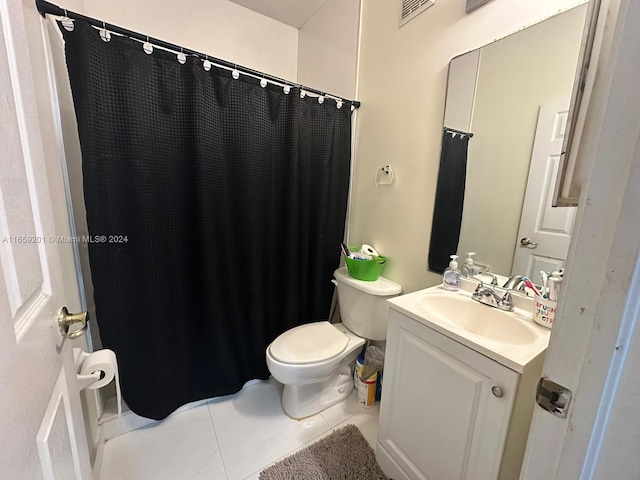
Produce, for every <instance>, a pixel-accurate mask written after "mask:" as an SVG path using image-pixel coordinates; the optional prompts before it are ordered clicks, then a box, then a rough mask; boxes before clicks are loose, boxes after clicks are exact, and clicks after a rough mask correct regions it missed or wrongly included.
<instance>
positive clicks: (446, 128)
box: [443, 127, 473, 138]
mask: <svg viewBox="0 0 640 480" xmlns="http://www.w3.org/2000/svg"><path fill="white" fill-rule="evenodd" d="M443 130H444V131H445V132H449V133H459V134H460V135H466V136H468V137H469V138H471V137H473V133H471V132H463V131H462V130H456V129H455V128H449V127H444V129H443Z"/></svg>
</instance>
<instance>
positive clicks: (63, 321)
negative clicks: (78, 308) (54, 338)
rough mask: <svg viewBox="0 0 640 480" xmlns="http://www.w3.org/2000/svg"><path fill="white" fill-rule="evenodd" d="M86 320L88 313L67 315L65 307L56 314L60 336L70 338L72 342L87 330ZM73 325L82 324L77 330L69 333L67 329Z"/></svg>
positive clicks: (67, 311)
mask: <svg viewBox="0 0 640 480" xmlns="http://www.w3.org/2000/svg"><path fill="white" fill-rule="evenodd" d="M88 320H89V313H88V312H80V313H69V310H67V307H62V308H61V309H60V313H59V314H58V327H59V328H60V335H62V336H63V337H67V338H70V339H71V340H73V339H74V338H78V337H79V336H80V335H82V334H83V333H84V331H85V330H86V329H87V321H88ZM74 323H80V324H82V326H81V327H80V328H79V329H77V330H74V331H73V332H71V333H69V327H70V326H71V325H73V324H74Z"/></svg>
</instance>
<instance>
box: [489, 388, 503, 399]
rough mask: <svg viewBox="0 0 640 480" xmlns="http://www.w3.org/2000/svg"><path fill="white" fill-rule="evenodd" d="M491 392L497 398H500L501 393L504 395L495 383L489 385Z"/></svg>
mask: <svg viewBox="0 0 640 480" xmlns="http://www.w3.org/2000/svg"><path fill="white" fill-rule="evenodd" d="M491 393H493V395H494V396H496V397H498V398H502V395H504V393H503V392H502V389H501V388H500V387H498V386H497V385H495V386H493V387H491Z"/></svg>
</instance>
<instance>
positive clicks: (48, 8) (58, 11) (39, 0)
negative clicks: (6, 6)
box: [36, 0, 360, 108]
mask: <svg viewBox="0 0 640 480" xmlns="http://www.w3.org/2000/svg"><path fill="white" fill-rule="evenodd" d="M36 8H37V9H38V12H40V14H41V15H42V16H43V17H44V16H45V14H47V13H48V14H50V15H56V16H58V17H67V18H70V19H72V20H83V21H85V22H87V23H89V24H90V25H93V26H94V27H99V28H104V29H106V30H108V31H110V32H113V33H117V34H119V35H124V36H126V37H129V38H133V39H136V40H140V41H142V42H149V43H151V44H153V45H156V46H158V47H161V48H164V49H167V50H172V51H175V52H182V53H184V54H185V55H193V56H196V57H198V58H201V59H203V60H209V61H210V62H211V63H214V64H218V65H219V66H222V67H226V68H229V69H235V70H238V71H241V72H243V73H245V74H246V75H250V76H252V77H256V78H260V79H262V78H264V79H266V80H271V81H272V82H273V83H278V84H281V85H289V86H291V87H300V89H301V90H304V91H305V92H307V93H313V94H316V95H319V96H323V97H329V98H333V99H335V100H340V101H342V102H344V103H348V104H350V105H352V106H353V107H355V108H360V102H359V101H356V100H348V99H345V98H342V97H338V96H336V95H331V94H330V93H326V92H322V91H320V90H316V89H315V88H310V87H305V86H304V85H301V84H299V83H295V82H291V81H289V80H285V79H283V78H279V77H276V76H274V75H269V74H267V73H263V72H259V71H257V70H253V69H251V68H248V67H243V66H242V65H238V64H236V63H232V62H229V61H227V60H222V59H220V58H216V57H211V56H209V55H207V54H205V53H200V52H197V51H195V50H191V49H188V48H184V47H181V46H179V45H175V44H173V43H169V42H165V41H163V40H160V39H157V38H153V37H149V36H148V35H143V34H141V33H138V32H134V31H132V30H127V29H126V28H122V27H118V26H117V25H112V24H110V23H106V22H103V21H101V20H96V19H95V18H91V17H87V16H85V15H82V14H80V13H76V12H72V11H69V10H66V9H64V8H60V7H59V6H57V5H54V4H53V3H49V2H47V1H45V0H36Z"/></svg>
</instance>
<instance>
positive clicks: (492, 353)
mask: <svg viewBox="0 0 640 480" xmlns="http://www.w3.org/2000/svg"><path fill="white" fill-rule="evenodd" d="M476 285H477V284H475V283H473V282H469V284H468V285H467V284H463V286H462V288H461V289H460V291H458V292H447V291H445V290H443V289H442V287H439V286H438V287H431V288H427V289H424V290H419V291H417V292H412V293H408V294H406V295H400V296H399V297H395V298H392V299H390V300H388V302H389V304H390V308H391V309H392V310H397V311H398V312H400V313H402V314H404V315H407V316H409V317H411V318H413V319H414V320H416V321H418V322H420V323H422V324H424V325H426V326H428V327H430V328H432V329H434V330H436V331H437V332H439V333H441V334H443V335H446V336H447V337H449V338H451V339H453V340H455V341H457V342H459V343H462V344H463V345H466V346H468V347H470V348H472V349H473V350H475V351H477V352H479V353H482V354H483V355H485V356H487V357H489V358H491V359H493V360H495V361H497V362H498V363H501V364H502V365H504V366H506V367H508V368H510V369H512V370H515V371H516V372H519V373H523V372H524V371H525V369H527V368H529V367H528V366H529V365H531V364H532V362H533V361H534V360H536V359H538V360H539V359H540V358H541V357H540V356H541V355H543V354H544V351H545V350H546V348H547V345H548V344H549V333H550V330H549V329H548V328H544V327H541V326H540V325H538V324H536V323H535V322H534V321H533V299H530V298H525V297H522V296H517V298H516V294H513V295H514V298H513V300H514V302H515V303H516V310H515V312H505V311H503V310H499V309H497V308H493V307H490V306H488V305H483V304H481V303H479V302H476V301H475V300H472V299H471V293H472V292H473V289H474V288H475V286H476ZM498 293H499V294H500V293H501V292H498Z"/></svg>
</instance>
